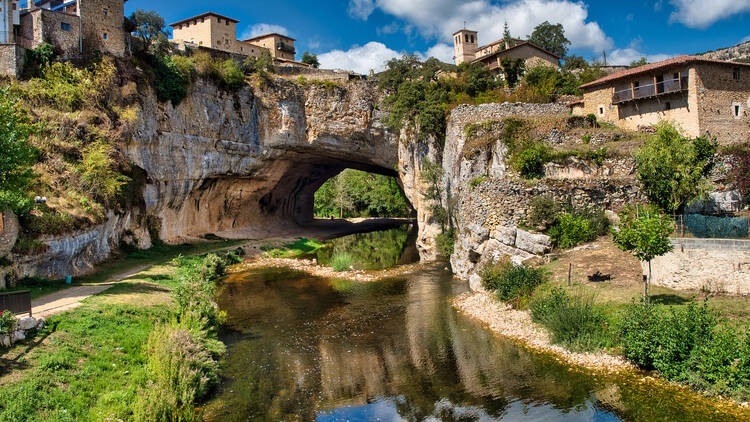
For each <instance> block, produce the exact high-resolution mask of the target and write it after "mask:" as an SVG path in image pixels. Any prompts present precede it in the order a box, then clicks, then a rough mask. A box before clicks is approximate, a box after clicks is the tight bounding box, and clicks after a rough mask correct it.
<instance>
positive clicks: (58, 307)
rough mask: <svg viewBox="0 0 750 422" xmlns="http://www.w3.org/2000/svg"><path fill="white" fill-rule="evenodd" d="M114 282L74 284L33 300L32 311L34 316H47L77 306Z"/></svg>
mask: <svg viewBox="0 0 750 422" xmlns="http://www.w3.org/2000/svg"><path fill="white" fill-rule="evenodd" d="M113 285H114V284H113V283H106V284H97V285H93V286H74V287H70V288H68V289H65V290H60V291H58V292H55V293H50V294H48V295H45V296H42V297H40V298H37V299H34V300H32V301H31V312H32V314H33V315H34V318H40V317H41V318H46V317H49V316H52V315H55V314H59V313H61V312H65V311H67V310H70V309H73V308H75V307H78V306H81V301H82V300H84V299H86V298H88V297H91V296H93V295H96V294H99V293H101V292H103V291H105V290H107V289H109V288H110V287H112V286H113Z"/></svg>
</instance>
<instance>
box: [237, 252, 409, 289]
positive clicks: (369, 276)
mask: <svg viewBox="0 0 750 422" xmlns="http://www.w3.org/2000/svg"><path fill="white" fill-rule="evenodd" d="M254 268H291V269H293V270H297V271H304V272H306V273H308V274H310V275H313V276H316V277H323V278H340V279H346V280H352V281H358V282H363V283H365V282H371V281H378V280H382V279H385V278H391V277H399V276H402V275H405V274H409V273H413V272H417V271H419V270H421V269H422V268H423V265H422V264H419V263H417V264H409V265H399V266H397V267H393V268H388V269H385V270H377V271H364V270H350V271H340V272H337V271H334V270H333V269H332V268H330V267H324V266H322V265H318V263H317V262H316V261H315V260H308V259H296V258H269V257H259V258H256V259H254V260H252V261H248V262H245V263H242V264H239V265H236V266H234V267H233V272H239V271H245V270H250V269H254Z"/></svg>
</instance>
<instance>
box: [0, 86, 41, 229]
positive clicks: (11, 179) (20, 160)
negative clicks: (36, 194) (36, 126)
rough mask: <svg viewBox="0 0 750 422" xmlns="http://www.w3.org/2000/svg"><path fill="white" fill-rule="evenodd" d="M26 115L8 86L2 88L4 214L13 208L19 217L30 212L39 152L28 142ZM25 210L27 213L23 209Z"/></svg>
mask: <svg viewBox="0 0 750 422" xmlns="http://www.w3.org/2000/svg"><path fill="white" fill-rule="evenodd" d="M32 129H33V127H32V125H31V123H29V120H28V117H27V116H26V113H25V112H24V111H23V109H22V108H21V107H19V106H18V98H16V97H15V96H14V95H13V94H12V93H11V91H10V88H9V87H8V86H5V87H3V88H0V151H2V152H3V153H2V154H0V211H2V209H4V208H6V207H7V208H11V209H13V211H14V212H16V213H17V214H24V211H25V212H28V211H30V209H29V207H28V203H29V202H30V201H29V200H28V196H27V192H26V189H27V188H28V185H29V183H30V182H31V180H32V178H33V177H34V172H33V171H32V168H31V166H33V165H34V164H35V163H36V161H37V150H36V148H34V147H33V146H31V145H30V144H29V142H28V137H29V135H30V134H31V132H32ZM21 208H23V209H24V211H22V210H21Z"/></svg>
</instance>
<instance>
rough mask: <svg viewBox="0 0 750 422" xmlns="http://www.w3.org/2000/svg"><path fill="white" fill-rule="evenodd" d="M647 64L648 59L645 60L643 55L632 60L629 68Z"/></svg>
mask: <svg viewBox="0 0 750 422" xmlns="http://www.w3.org/2000/svg"><path fill="white" fill-rule="evenodd" d="M647 64H648V60H646V58H645V57H641V58H640V59H638V60H634V61H632V62H631V63H630V68H631V69H633V68H636V67H641V66H645V65H647Z"/></svg>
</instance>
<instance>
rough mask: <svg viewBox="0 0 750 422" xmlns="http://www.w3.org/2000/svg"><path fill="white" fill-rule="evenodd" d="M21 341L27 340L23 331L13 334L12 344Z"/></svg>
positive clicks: (11, 337)
mask: <svg viewBox="0 0 750 422" xmlns="http://www.w3.org/2000/svg"><path fill="white" fill-rule="evenodd" d="M21 340H26V334H24V333H23V331H22V330H17V331H14V332H13V334H11V336H10V342H11V343H16V342H19V341H21Z"/></svg>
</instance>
